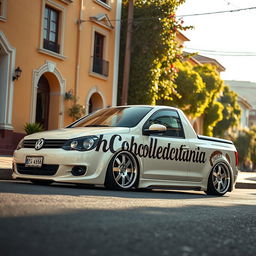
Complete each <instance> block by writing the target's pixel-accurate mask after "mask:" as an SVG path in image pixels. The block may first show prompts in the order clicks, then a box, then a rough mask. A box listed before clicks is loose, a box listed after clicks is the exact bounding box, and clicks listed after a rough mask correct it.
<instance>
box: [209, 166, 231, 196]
mask: <svg viewBox="0 0 256 256" xmlns="http://www.w3.org/2000/svg"><path fill="white" fill-rule="evenodd" d="M229 186H230V171H229V168H228V166H227V165H226V164H225V163H217V164H216V165H215V166H214V167H213V168H212V171H211V173H210V176H209V179H208V187H207V190H206V191H205V193H206V194H207V195H217V196H223V195H224V194H226V192H227V191H228V189H229Z"/></svg>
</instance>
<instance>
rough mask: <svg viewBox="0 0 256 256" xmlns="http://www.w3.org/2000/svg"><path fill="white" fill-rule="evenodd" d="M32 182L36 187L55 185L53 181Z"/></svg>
mask: <svg viewBox="0 0 256 256" xmlns="http://www.w3.org/2000/svg"><path fill="white" fill-rule="evenodd" d="M30 181H31V182H32V183H33V184H35V185H42V186H46V185H50V184H52V183H53V181H52V180H30Z"/></svg>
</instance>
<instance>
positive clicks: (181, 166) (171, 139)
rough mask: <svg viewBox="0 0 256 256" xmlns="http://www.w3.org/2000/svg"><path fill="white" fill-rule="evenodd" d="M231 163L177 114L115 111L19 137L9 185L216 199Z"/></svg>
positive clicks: (230, 149)
mask: <svg viewBox="0 0 256 256" xmlns="http://www.w3.org/2000/svg"><path fill="white" fill-rule="evenodd" d="M237 162H238V155H237V151H236V148H235V146H234V144H233V143H232V142H231V141H228V140H223V139H217V138H212V137H206V136H200V135H197V134H196V133H195V131H194V129H193V128H192V126H191V124H190V122H189V121H188V119H187V118H186V116H185V115H184V113H183V112H182V111H181V110H179V109H176V108H172V107H165V106H120V107H111V108H106V109H102V110H99V111H97V112H95V113H93V114H91V115H88V116H85V117H83V118H81V119H79V120H78V121H76V122H74V123H73V124H71V125H70V126H68V127H66V128H64V129H59V130H54V131H46V132H41V133H36V134H32V135H29V136H26V137H25V138H24V139H23V140H22V141H20V143H19V145H18V147H17V149H16V151H15V152H14V171H13V178H16V179H26V180H31V181H32V182H34V183H51V182H67V183H80V184H94V185H105V186H106V187H107V188H110V189H121V190H127V189H132V188H154V187H157V188H159V187H166V188H168V187H169V188H174V189H193V190H203V191H205V192H206V193H207V194H211V195H224V194H225V193H226V192H227V191H232V190H233V188H234V185H235V182H236V178H237V174H238V169H237V164H238V163H237Z"/></svg>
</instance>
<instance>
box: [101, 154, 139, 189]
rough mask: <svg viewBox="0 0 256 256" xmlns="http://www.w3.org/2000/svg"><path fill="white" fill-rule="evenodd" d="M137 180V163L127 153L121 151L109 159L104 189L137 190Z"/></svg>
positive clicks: (133, 157)
mask: <svg viewBox="0 0 256 256" xmlns="http://www.w3.org/2000/svg"><path fill="white" fill-rule="evenodd" d="M138 179H139V169H138V163H137V160H136V158H135V156H134V155H133V154H132V153H130V152H128V151H121V152H119V153H117V154H116V155H114V156H113V158H112V159H111V161H110V163H109V165H108V169H107V173H106V179H105V187H106V188H108V189H114V190H130V189H132V188H137V186H138Z"/></svg>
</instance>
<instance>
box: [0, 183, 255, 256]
mask: <svg viewBox="0 0 256 256" xmlns="http://www.w3.org/2000/svg"><path fill="white" fill-rule="evenodd" d="M0 255H1V256H7V255H26V256H28V255H33V256H34V255H35V256H37V255H56V256H57V255H61V256H63V255H85V256H90V255H113V256H114V255H120V256H122V255H129V256H131V255H143V256H144V255H145V256H146V255H147V256H149V255H163V256H167V255H181V256H190V255H195V256H207V255H214V256H218V255H220V256H221V255H232V256H236V255H243V256H244V255H245V256H246V255H252V256H255V255H256V190H246V189H240V190H239V189H237V190H235V191H233V192H232V193H228V194H227V195H226V196H224V197H213V196H207V195H205V194H204V193H203V192H193V191H189V192H185V191H180V192H178V191H166V190H165V191H163V190H161V191H160V190H154V191H147V192H145V191H135V192H120V191H108V190H105V189H103V188H94V189H91V188H90V189H88V188H80V187H76V186H73V185H51V186H38V185H32V184H30V183H29V182H21V181H20V182H17V181H0Z"/></svg>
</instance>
